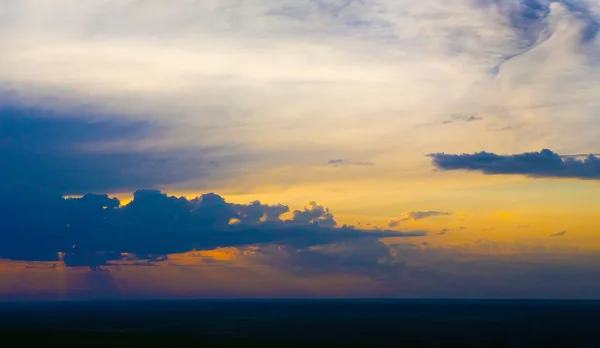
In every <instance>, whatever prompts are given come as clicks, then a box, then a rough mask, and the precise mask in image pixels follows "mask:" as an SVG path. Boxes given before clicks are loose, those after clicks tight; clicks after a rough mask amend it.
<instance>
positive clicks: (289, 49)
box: [0, 0, 600, 300]
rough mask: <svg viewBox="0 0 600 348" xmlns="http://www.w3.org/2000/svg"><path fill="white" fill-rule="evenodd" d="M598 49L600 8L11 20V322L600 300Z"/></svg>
mask: <svg viewBox="0 0 600 348" xmlns="http://www.w3.org/2000/svg"><path fill="white" fill-rule="evenodd" d="M599 31H600V3H599V2H598V1H592V0H589V1H586V0H562V1H552V0H278V1H276V0H197V1H196V0H188V1H176V2H172V1H167V0H144V1H135V0H118V1H117V0H114V1H113V0H87V1H80V0H19V1H14V0H0V299H8V300H13V299H71V298H88V297H89V298H92V297H94V298H95V297H118V298H138V297H173V298H181V297H186V298H189V297H410V298H414V297H425V298H428V297H448V298H455V297H468V298H470V297H475V298H599V297H600V295H599V294H600V217H599V216H600V215H599V213H600V185H599V182H598V181H600V159H598V158H597V157H596V155H595V154H599V153H600V137H599V136H600V118H599V116H598V115H599V112H600V97H599V96H600V87H599V86H600V36H599V35H598V32H599ZM159 191H160V192H159ZM136 192H137V193H136ZM88 193H92V194H96V195H87V196H84V195H86V194H88ZM134 193H136V194H135V199H134ZM103 194H106V195H108V197H107V196H103ZM172 196H174V197H173V198H169V197H172ZM81 197H83V198H81ZM175 197H177V198H175ZM197 197H199V198H197ZM110 198H117V199H118V200H119V202H117V201H116V200H111V199H110ZM256 201H260V203H253V202H256ZM344 225H345V226H344ZM78 244H79V246H78ZM108 251H112V252H116V253H117V254H118V255H120V253H123V257H122V258H121V257H113V258H110V259H105V258H106V257H105V256H96V259H98V258H102V264H101V266H100V269H99V270H98V269H93V267H92V268H90V267H85V266H86V265H85V264H83V265H76V266H73V267H72V266H71V265H70V264H66V263H65V262H63V261H61V260H60V258H59V257H58V256H56V255H58V253H59V252H61V253H70V252H74V253H76V254H78V255H88V256H89V255H99V253H100V252H108ZM126 253H128V254H126ZM48 255H50V257H49V256H48ZM53 255H54V256H56V259H52V258H53ZM148 255H153V257H149V256H148ZM156 255H165V256H166V257H163V258H156ZM90 257H91V256H90Z"/></svg>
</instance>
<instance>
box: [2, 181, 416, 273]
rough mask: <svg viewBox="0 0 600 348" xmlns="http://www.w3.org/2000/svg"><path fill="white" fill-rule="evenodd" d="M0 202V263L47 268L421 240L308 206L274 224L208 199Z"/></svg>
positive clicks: (275, 213)
mask: <svg viewBox="0 0 600 348" xmlns="http://www.w3.org/2000/svg"><path fill="white" fill-rule="evenodd" d="M1 195H2V197H1V199H0V208H1V209H0V231H1V232H0V257H1V258H11V259H23V260H55V259H56V257H57V253H58V252H73V250H75V251H76V252H77V253H79V254H80V255H84V254H90V255H91V254H94V255H96V256H94V257H95V259H94V260H96V261H93V262H96V263H102V262H104V261H106V259H110V258H115V257H117V258H119V257H120V255H121V253H122V252H130V253H134V254H138V255H141V256H142V257H146V256H149V255H154V257H155V256H157V255H165V254H169V253H176V252H185V251H189V250H192V249H194V248H198V249H211V248H215V247H222V246H239V245H250V244H261V243H278V244H282V245H292V246H295V247H308V246H312V245H319V244H327V243H335V242H342V241H344V240H349V239H350V240H351V239H362V238H367V239H373V238H374V239H379V238H383V237H395V236H405V235H408V236H410V235H424V233H423V232H412V233H411V232H409V233H401V232H393V231H383V230H379V231H361V230H359V229H356V228H354V227H352V226H350V227H348V226H342V227H339V228H337V227H336V222H335V220H334V218H333V215H332V213H331V212H330V211H329V209H327V208H324V207H322V206H320V205H318V204H317V203H315V202H309V203H308V204H307V205H306V206H305V207H304V209H303V210H295V211H294V212H293V217H292V218H291V219H290V220H282V219H281V216H282V215H283V214H284V213H286V212H288V211H289V208H288V207H287V206H284V205H265V204H261V203H260V202H253V203H250V204H234V203H228V202H226V201H225V200H224V199H223V198H222V197H221V196H219V195H217V194H214V193H207V194H204V195H201V196H200V197H197V198H194V199H191V200H188V199H186V198H184V197H174V196H168V195H167V194H165V193H162V192H160V191H158V190H138V191H136V192H135V194H134V199H133V200H132V201H131V202H130V203H128V204H127V205H124V206H121V205H120V202H119V201H118V200H117V199H116V198H110V197H109V196H108V195H105V194H104V195H98V194H86V195H84V196H83V197H81V198H63V197H62V196H61V195H59V194H54V193H49V192H47V191H40V190H32V189H27V188H26V187H22V188H15V189H14V190H13V191H4V192H2V194H1ZM71 260H75V259H71ZM81 262H84V264H85V262H91V261H89V260H88V261H86V260H81ZM93 262H92V263H93Z"/></svg>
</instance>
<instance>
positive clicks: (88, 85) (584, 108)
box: [0, 0, 600, 181]
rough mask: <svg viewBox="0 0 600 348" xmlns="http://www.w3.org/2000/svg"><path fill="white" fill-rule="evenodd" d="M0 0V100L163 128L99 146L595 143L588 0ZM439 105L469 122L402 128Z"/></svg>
mask: <svg viewBox="0 0 600 348" xmlns="http://www.w3.org/2000/svg"><path fill="white" fill-rule="evenodd" d="M0 7H1V8H2V11H1V12H0V51H2V54H1V55H0V88H1V89H2V90H3V91H5V93H4V97H3V99H10V100H11V102H13V103H16V102H19V103H33V104H36V105H44V106H51V107H53V108H67V109H69V108H71V109H72V108H78V107H82V106H91V108H92V109H93V110H95V111H97V112H98V114H100V115H101V117H118V118H119V119H126V118H132V119H140V118H141V119H144V120H149V121H151V122H154V123H157V124H159V125H160V126H161V127H163V128H164V129H165V132H166V133H164V134H161V137H160V138H149V139H144V140H143V141H141V142H140V141H136V142H131V141H128V142H112V143H110V144H102V146H103V148H110V147H111V146H112V147H118V148H130V149H132V151H134V150H135V151H141V150H148V149H165V148H186V149H187V148H194V147H199V148H202V147H206V146H214V145H225V144H226V145H228V146H230V147H229V148H228V149H229V150H228V151H231V152H236V154H238V155H239V153H242V154H243V155H244V156H237V157H236V158H239V157H241V158H245V159H247V161H246V162H244V161H243V160H238V161H239V162H237V166H238V167H239V168H244V169H248V168H251V166H259V167H260V168H261V169H262V170H268V169H269V168H276V167H282V166H303V167H306V166H308V165H317V166H318V165H319V164H320V163H324V162H326V161H328V160H330V159H331V158H337V157H338V156H343V158H365V160H366V161H369V162H371V161H372V162H377V163H385V162H387V161H391V160H392V159H395V160H396V161H397V162H400V163H398V164H397V165H398V166H400V167H401V166H402V165H403V163H402V161H401V160H400V161H399V160H398V157H397V154H398V153H399V152H400V151H402V153H403V156H404V157H405V158H415V159H416V158H420V157H421V156H422V154H423V153H429V152H438V151H448V152H451V151H460V152H462V151H465V152H471V151H478V150H482V149H486V150H491V151H496V152H521V151H529V150H536V149H538V148H541V147H551V148H553V149H555V150H556V151H559V152H564V153H580V152H589V151H594V150H597V148H596V149H594V146H597V143H596V134H595V133H594V129H595V127H593V126H590V124H597V120H596V116H595V115H596V114H597V109H598V104H599V103H598V98H597V95H598V91H597V85H598V83H597V82H598V80H599V79H600V73H599V72H598V71H600V70H599V69H598V64H600V59H599V58H600V48H599V45H598V40H597V38H596V36H595V30H596V27H595V26H597V25H598V24H597V15H598V13H599V6H598V5H597V4H596V3H593V2H589V1H587V2H586V1H574V0H571V1H567V0H564V1H547V0H527V1H525V0H522V1H508V0H505V1H486V0H478V1H472V0H451V1H448V0H446V1H442V0H401V1H393V0H363V1H351V0H344V1H342V0H337V1H336V0H329V1H327V0H311V1H309V0H302V1H296V0H295V1H291V0H290V1H270V0H256V1H241V0H220V1H219V0H212V1H186V2H184V3H178V4H177V5H174V4H173V3H171V2H169V1H163V0H152V1H145V2H143V3H141V2H139V1H133V0H124V1H108V0H91V1H85V2H82V1H74V0H53V1H45V2H42V3H40V1H37V0H21V1H11V0H0ZM452 114H476V115H478V116H480V117H482V121H481V122H472V123H471V122H469V123H468V124H465V125H464V126H461V127H458V128H456V129H455V128H453V130H452V131H451V132H449V131H447V129H444V128H443V127H437V128H435V129H434V128H433V127H417V128H415V126H416V125H419V124H423V123H427V122H440V121H443V120H445V119H447V118H448V117H449V115H452ZM115 115H118V116H115ZM99 117H100V116H99ZM517 124H518V125H519V127H518V128H514V129H511V131H510V132H488V131H487V129H492V128H505V127H510V126H511V125H513V126H514V125H517ZM467 136H468V137H469V143H468V144H465V142H464V141H463V140H464V139H465V137H467ZM291 155H293V156H291ZM422 160H423V161H424V162H426V161H427V159H422ZM332 175H333V174H332ZM268 180H270V181H273V180H275V179H274V178H273V177H270V178H269V179H268Z"/></svg>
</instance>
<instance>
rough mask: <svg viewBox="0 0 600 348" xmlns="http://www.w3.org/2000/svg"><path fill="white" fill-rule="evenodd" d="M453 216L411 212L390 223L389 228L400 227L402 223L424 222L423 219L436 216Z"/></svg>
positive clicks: (432, 211)
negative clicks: (411, 221)
mask: <svg viewBox="0 0 600 348" xmlns="http://www.w3.org/2000/svg"><path fill="white" fill-rule="evenodd" d="M453 214H454V213H449V212H443V211H435V210H426V211H409V212H406V213H404V214H402V216H401V217H400V218H399V219H397V220H393V221H390V223H389V226H390V227H397V226H398V225H400V223H401V222H404V221H408V220H413V221H418V220H423V219H427V218H430V217H434V216H450V215H453Z"/></svg>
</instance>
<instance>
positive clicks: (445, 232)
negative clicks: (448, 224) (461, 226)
mask: <svg viewBox="0 0 600 348" xmlns="http://www.w3.org/2000/svg"><path fill="white" fill-rule="evenodd" d="M450 231H452V230H451V229H449V228H444V229H443V230H441V231H440V233H438V234H439V235H445V234H447V233H448V232H450Z"/></svg>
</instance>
